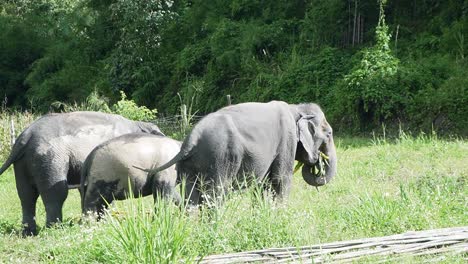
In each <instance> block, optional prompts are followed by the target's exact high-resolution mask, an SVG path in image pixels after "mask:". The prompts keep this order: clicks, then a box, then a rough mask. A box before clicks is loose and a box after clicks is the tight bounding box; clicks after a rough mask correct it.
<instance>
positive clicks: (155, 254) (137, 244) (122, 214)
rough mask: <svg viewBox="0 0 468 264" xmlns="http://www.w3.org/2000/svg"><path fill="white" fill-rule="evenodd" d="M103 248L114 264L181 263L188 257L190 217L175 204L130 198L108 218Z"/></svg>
mask: <svg viewBox="0 0 468 264" xmlns="http://www.w3.org/2000/svg"><path fill="white" fill-rule="evenodd" d="M104 229H105V233H106V236H103V237H100V238H99V243H100V247H101V248H103V249H105V256H106V259H107V260H110V261H109V262H111V263H126V262H128V263H178V262H180V261H182V260H185V261H189V260H190V259H193V258H191V257H189V256H188V254H187V253H188V248H189V245H188V243H187V238H188V237H189V233H190V228H189V225H188V219H187V216H186V215H185V214H184V213H183V212H182V211H181V210H180V209H179V208H177V207H176V206H174V205H173V204H171V203H169V202H167V201H164V200H161V199H160V198H158V199H156V202H155V204H154V206H152V205H151V204H149V203H145V202H144V201H143V200H141V199H135V198H132V197H130V199H129V200H128V201H126V202H125V203H124V204H123V207H121V208H118V209H116V208H113V209H111V210H110V211H109V214H107V215H106V217H105V223H104Z"/></svg>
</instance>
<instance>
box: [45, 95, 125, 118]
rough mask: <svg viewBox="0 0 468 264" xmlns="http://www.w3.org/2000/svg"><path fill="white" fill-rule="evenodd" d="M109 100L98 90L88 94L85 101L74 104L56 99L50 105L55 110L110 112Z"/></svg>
mask: <svg viewBox="0 0 468 264" xmlns="http://www.w3.org/2000/svg"><path fill="white" fill-rule="evenodd" d="M123 99H124V98H123ZM108 101H109V100H108V99H107V98H105V97H104V96H101V95H99V93H98V92H97V91H94V92H92V93H91V94H90V95H88V97H86V100H85V101H84V102H81V103H77V102H75V103H73V104H67V103H64V102H60V101H55V102H53V103H52V104H50V106H51V108H52V109H54V110H55V111H62V112H74V111H97V112H104V113H110V112H111V109H110V108H109V105H108Z"/></svg>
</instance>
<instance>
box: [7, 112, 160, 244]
mask: <svg viewBox="0 0 468 264" xmlns="http://www.w3.org/2000/svg"><path fill="white" fill-rule="evenodd" d="M132 132H144V133H151V134H156V135H163V133H162V132H161V131H160V130H159V128H158V127H157V126H156V125H153V124H151V123H146V122H136V121H131V120H128V119H126V118H124V117H122V116H119V115H114V114H104V113H98V112H73V113H62V114H47V115H45V116H43V117H41V118H39V119H38V120H36V121H34V122H33V123H32V124H31V125H29V127H28V128H26V129H25V130H24V131H23V132H22V133H21V135H19V137H18V139H17V140H16V143H15V145H14V146H13V149H12V151H11V153H10V156H9V157H8V159H7V161H6V162H5V163H4V164H3V166H2V167H1V168H0V174H2V173H3V172H4V171H5V170H6V169H7V168H8V167H9V166H10V165H11V164H14V170H15V177H16V188H17V190H18V195H19V198H20V200H21V207H22V210H23V234H24V235H35V234H37V228H36V221H35V215H36V201H37V198H38V197H39V195H41V198H42V201H43V202H44V206H45V210H46V217H47V219H46V225H47V226H50V225H52V224H53V223H55V222H58V221H61V220H62V206H63V203H64V201H65V199H66V198H67V195H68V189H69V186H73V185H76V186H79V184H80V176H81V167H82V164H83V162H84V160H85V158H86V157H87V156H88V154H89V153H90V152H91V150H93V148H94V147H96V146H97V145H99V144H100V143H102V142H104V141H106V140H108V139H111V138H114V137H117V136H120V135H122V134H127V133H132Z"/></svg>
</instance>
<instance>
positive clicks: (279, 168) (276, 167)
mask: <svg viewBox="0 0 468 264" xmlns="http://www.w3.org/2000/svg"><path fill="white" fill-rule="evenodd" d="M293 165H294V160H290V159H285V158H282V157H277V158H276V159H275V160H274V161H273V164H272V166H271V171H270V183H271V187H272V189H273V192H274V197H275V198H277V199H279V200H283V199H285V198H287V197H288V196H289V193H290V191H291V183H292V175H293Z"/></svg>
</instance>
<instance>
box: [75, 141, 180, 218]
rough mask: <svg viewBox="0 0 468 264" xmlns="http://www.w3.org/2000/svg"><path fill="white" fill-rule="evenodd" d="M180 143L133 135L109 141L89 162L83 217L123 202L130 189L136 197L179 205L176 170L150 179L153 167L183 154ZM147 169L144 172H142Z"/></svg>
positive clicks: (83, 179) (85, 173)
mask: <svg viewBox="0 0 468 264" xmlns="http://www.w3.org/2000/svg"><path fill="white" fill-rule="evenodd" d="M180 146H181V142H179V141H176V140H173V139H171V138H168V137H162V136H155V135H149V134H143V133H131V134H126V135H122V136H120V137H117V138H113V139H110V140H108V141H106V142H104V143H102V144H100V145H99V146H97V147H96V148H95V149H94V150H93V151H92V152H91V153H90V154H89V155H88V157H87V158H86V160H85V162H84V165H83V170H82V176H81V190H82V191H81V193H82V209H83V214H85V215H87V214H89V213H97V214H98V216H99V217H100V216H102V214H103V211H104V209H106V208H107V205H108V204H110V203H111V202H112V201H113V200H124V199H126V198H127V197H128V194H129V190H130V188H129V185H128V183H129V182H130V184H131V190H132V193H133V195H134V196H135V197H140V196H147V195H150V194H153V195H154V198H155V199H156V198H157V197H158V196H160V197H162V198H165V199H172V200H174V202H175V203H176V204H178V203H179V202H180V196H179V194H178V193H177V192H175V183H176V178H177V174H176V171H175V166H172V167H170V168H168V169H166V170H164V171H161V172H159V173H158V174H157V175H155V177H148V172H147V171H145V170H149V169H151V168H152V166H161V165H163V164H165V163H166V162H168V161H169V160H171V159H172V158H173V157H174V156H175V155H176V154H177V153H178V152H179V151H180ZM142 169H144V170H142Z"/></svg>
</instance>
